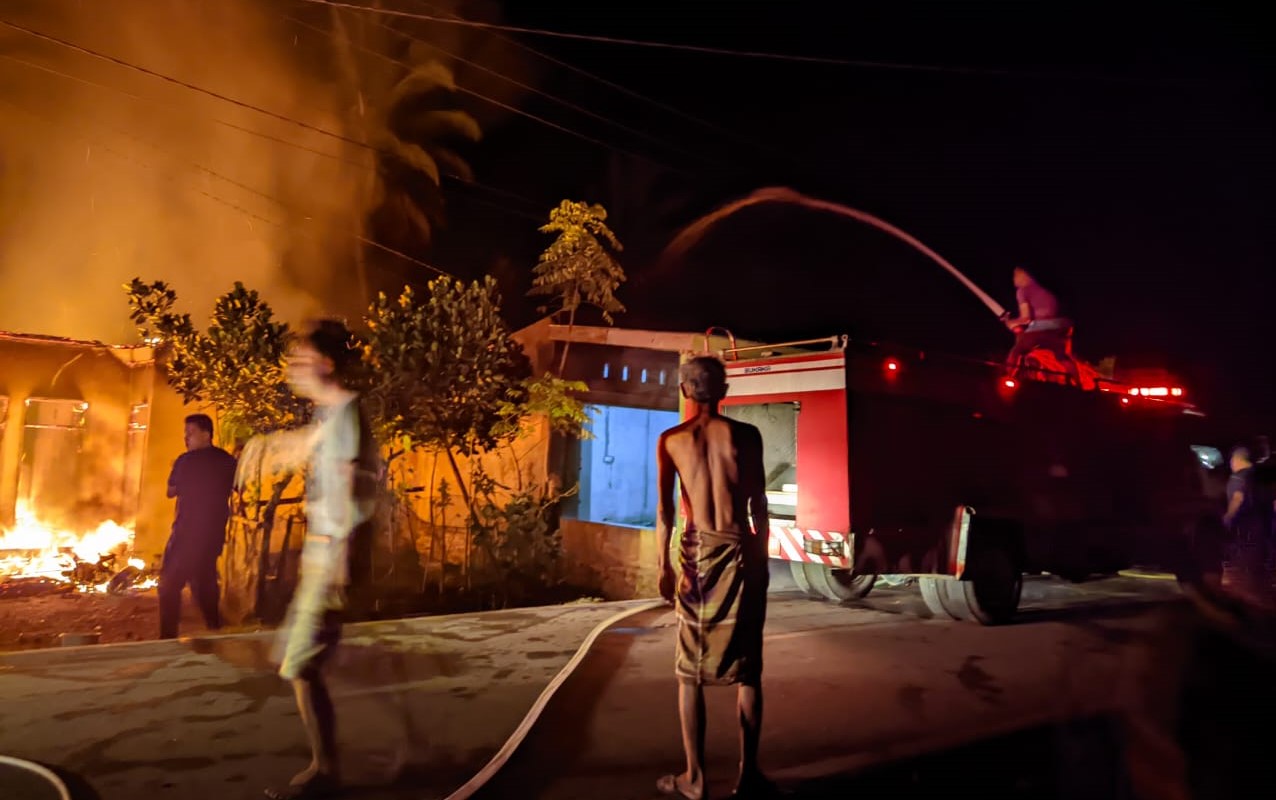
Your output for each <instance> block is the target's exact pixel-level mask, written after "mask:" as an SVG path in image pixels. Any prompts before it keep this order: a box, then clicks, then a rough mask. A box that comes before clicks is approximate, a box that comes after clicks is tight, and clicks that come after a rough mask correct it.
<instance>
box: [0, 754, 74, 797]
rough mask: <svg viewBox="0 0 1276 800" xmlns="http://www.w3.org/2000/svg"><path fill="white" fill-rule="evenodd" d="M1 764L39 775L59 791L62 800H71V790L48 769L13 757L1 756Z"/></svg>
mask: <svg viewBox="0 0 1276 800" xmlns="http://www.w3.org/2000/svg"><path fill="white" fill-rule="evenodd" d="M0 764H7V765H9V766H11V767H17V768H18V769H21V770H26V771H27V772H30V773H32V774H34V775H39V776H40V777H41V778H43V779H44V780H45V781H47V782H48V783H49V785H50V786H52V787H53V788H54V789H56V790H57V793H58V794H59V795H60V796H61V797H62V800H71V790H69V789H67V788H66V784H65V783H63V782H62V779H61V778H59V777H58V776H57V775H54V774H53V772H52V771H51V770H49V769H48V768H47V767H42V766H40V765H39V764H36V763H33V762H31V761H24V760H22V759H21V758H14V757H13V756H6V755H0Z"/></svg>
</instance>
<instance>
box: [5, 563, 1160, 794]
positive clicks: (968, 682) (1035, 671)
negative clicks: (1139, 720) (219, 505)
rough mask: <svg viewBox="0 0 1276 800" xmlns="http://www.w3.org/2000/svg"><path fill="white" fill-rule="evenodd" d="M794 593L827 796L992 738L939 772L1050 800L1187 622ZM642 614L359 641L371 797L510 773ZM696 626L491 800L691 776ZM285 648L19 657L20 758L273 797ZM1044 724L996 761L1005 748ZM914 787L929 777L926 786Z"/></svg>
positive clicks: (1117, 598) (10, 681)
mask: <svg viewBox="0 0 1276 800" xmlns="http://www.w3.org/2000/svg"><path fill="white" fill-rule="evenodd" d="M775 589H776V592H775V594H774V595H773V597H772V602H771V606H770V613H769V618H768V625H767V644H766V671H765V676H764V689H765V692H766V702H767V711H766V714H767V717H766V722H765V726H764V735H763V745H762V746H763V763H764V767H765V768H766V769H768V770H769V771H770V772H771V774H772V775H773V777H775V778H776V779H777V780H778V781H780V783H781V784H782V785H784V786H786V787H788V788H789V789H790V790H791V791H794V792H797V793H798V794H803V793H804V796H811V797H815V796H826V795H827V794H828V793H830V792H832V793H835V794H838V795H841V794H843V791H844V790H845V789H846V788H847V787H850V788H855V787H859V786H867V785H869V784H865V783H864V781H870V782H871V781H878V784H872V785H875V786H876V785H879V784H880V785H889V786H896V788H898V786H897V784H898V783H899V781H900V780H905V778H899V777H892V775H894V773H891V772H890V770H892V769H898V768H899V767H897V766H890V765H892V764H898V763H900V759H907V758H909V757H911V756H915V755H917V754H920V753H931V752H939V751H951V749H952V748H954V747H961V746H964V745H966V744H968V743H971V742H976V741H981V740H982V741H984V742H985V744H983V745H977V747H976V750H975V751H971V752H975V753H976V755H975V756H970V755H964V756H963V755H952V754H951V752H950V753H949V754H948V755H944V756H940V757H939V758H940V760H939V761H938V762H934V763H936V764H939V765H940V766H932V767H927V768H926V769H925V770H922V772H926V773H927V774H932V778H929V779H928V780H935V779H936V778H935V777H934V776H939V777H941V778H942V777H946V778H947V779H952V778H951V776H952V775H954V774H957V773H954V772H953V770H954V769H956V770H957V771H958V773H960V771H961V770H963V769H964V770H970V769H971V765H972V764H977V763H981V762H980V759H984V761H986V760H987V759H989V758H991V759H993V760H1003V761H1004V760H1005V759H1006V758H1008V756H1007V753H1011V754H1018V755H1012V756H1009V757H1010V758H1012V759H1013V760H1014V761H1016V762H1017V764H1018V765H1019V766H1022V767H1023V768H1024V769H1023V772H1024V775H1023V776H1020V777H1017V778H1013V782H1014V785H1015V786H1026V787H1028V788H1031V787H1032V786H1033V785H1034V784H1033V783H1032V781H1033V780H1037V779H1038V778H1039V776H1038V777H1032V776H1033V775H1036V774H1037V773H1038V772H1039V771H1040V770H1036V771H1034V770H1033V769H1029V767H1030V766H1031V765H1032V764H1033V763H1035V762H1034V761H1033V759H1034V758H1036V759H1038V760H1040V758H1046V757H1047V756H1049V757H1051V758H1053V755H1051V754H1056V755H1057V753H1056V752H1055V751H1057V749H1058V748H1057V747H1056V746H1055V744H1057V741H1056V740H1057V736H1056V735H1055V733H1052V731H1053V730H1054V729H1053V728H1050V727H1045V728H1043V727H1042V726H1049V725H1051V724H1052V723H1054V722H1056V721H1058V720H1073V721H1076V720H1080V721H1081V722H1073V723H1070V724H1074V725H1076V724H1093V725H1097V726H1098V727H1097V728H1096V734H1095V735H1096V736H1098V738H1097V739H1095V738H1094V737H1091V739H1093V740H1094V741H1098V742H1101V741H1103V737H1104V736H1107V735H1108V733H1107V732H1106V730H1107V729H1106V728H1104V727H1103V725H1104V723H1102V722H1096V723H1090V722H1086V720H1095V719H1100V718H1102V717H1103V715H1105V714H1109V713H1110V712H1113V711H1114V710H1119V709H1122V708H1125V707H1127V706H1129V705H1130V704H1131V703H1132V702H1137V700H1138V698H1143V697H1145V696H1146V695H1147V692H1148V691H1149V687H1154V686H1155V685H1156V684H1157V681H1156V672H1157V666H1156V659H1157V657H1158V656H1157V654H1158V652H1159V650H1158V648H1160V647H1161V646H1162V645H1163V644H1164V641H1165V640H1166V639H1167V637H1168V638H1171V639H1172V638H1173V636H1174V632H1175V630H1176V625H1177V624H1178V623H1177V620H1178V619H1179V617H1180V616H1181V615H1182V614H1184V613H1185V610H1184V606H1185V604H1184V603H1183V602H1182V600H1181V599H1180V598H1179V596H1178V592H1177V588H1176V586H1175V584H1174V583H1173V582H1168V581H1156V580H1140V579H1125V578H1118V579H1111V580H1106V581H1101V582H1096V583H1093V584H1086V585H1083V586H1071V585H1067V584H1063V583H1061V582H1057V581H1054V580H1049V579H1047V580H1033V581H1029V582H1028V584H1027V586H1026V588H1025V592H1024V613H1023V614H1022V617H1021V620H1020V621H1019V622H1018V623H1017V624H1014V625H1009V626H1005V627H1000V628H983V627H980V626H977V625H973V624H970V623H959V622H953V621H951V620H943V621H940V620H934V619H928V618H927V613H926V611H925V607H924V605H923V604H922V602H921V599H920V597H919V596H918V594H917V591H916V589H915V588H903V589H879V590H875V592H874V595H872V596H871V598H870V599H869V600H867V601H864V602H861V603H859V604H856V605H853V606H837V605H834V604H830V603H824V602H818V601H813V600H808V599H805V598H803V597H799V596H797V595H796V593H794V592H792V591H786V588H785V586H784V583H783V581H782V580H777V581H776V584H775ZM624 607H625V606H624V605H623V604H601V605H598V604H595V605H580V606H565V607H553V608H547V609H523V610H518V611H511V612H495V613H490V614H474V615H459V616H454V617H443V618H423V619H418V620H406V621H401V622H393V623H371V624H368V625H363V626H352V627H351V629H350V632H349V636H348V638H347V644H346V648H345V653H344V654H343V656H342V657H340V658H338V659H336V661H335V664H334V666H335V669H336V674H335V676H334V685H335V692H334V693H335V695H336V703H337V709H338V714H339V717H340V720H341V739H342V741H343V743H344V744H345V748H346V749H345V754H344V761H345V762H346V765H347V766H346V771H347V774H348V775H350V776H352V777H353V778H354V779H355V780H356V781H357V782H358V783H359V784H360V786H359V788H358V789H357V790H356V791H355V792H353V793H352V796H355V797H365V798H386V799H387V800H389V799H390V798H393V799H394V800H397V799H398V798H419V799H420V800H427V799H428V798H439V797H445V796H446V795H447V794H448V793H449V792H451V791H452V790H453V789H455V788H456V787H457V786H459V785H460V784H461V783H463V782H464V781H465V780H466V779H467V778H468V777H469V776H470V775H471V774H473V773H474V771H476V770H477V769H478V768H479V767H481V766H482V765H483V764H484V763H485V762H486V761H487V759H488V758H490V756H491V755H492V754H493V753H494V752H495V751H496V749H497V748H498V747H499V746H500V744H501V743H502V742H503V741H504V739H505V737H506V736H508V735H509V733H510V732H512V731H513V729H514V727H515V726H516V725H517V723H518V721H519V720H520V719H521V718H522V716H523V714H524V713H525V712H526V710H527V708H528V707H529V706H530V705H531V703H532V701H533V700H534V698H535V697H536V695H537V694H538V693H539V692H540V690H541V688H542V687H543V686H544V685H545V684H546V683H547V682H548V681H549V679H550V678H551V677H552V676H553V674H555V672H557V670H558V669H559V667H561V666H562V665H563V664H564V663H566V661H567V660H568V658H570V656H571V654H572V653H573V652H574V649H575V647H576V645H577V644H578V643H579V642H580V641H581V640H582V639H583V638H584V636H585V634H586V633H587V632H588V631H589V630H590V629H591V628H593V627H594V626H595V625H596V624H598V622H599V621H600V620H602V619H604V618H606V617H608V616H610V615H611V614H614V613H616V611H618V610H621V609H623V608H624ZM673 635H674V629H673V616H672V613H671V612H668V611H655V612H647V613H644V614H642V615H640V616H638V617H635V618H633V619H632V620H631V621H628V622H626V623H623V624H622V626H620V627H616V628H613V629H612V630H610V631H608V632H607V633H606V634H604V635H603V636H602V637H601V638H600V639H599V640H598V644H597V647H596V648H595V650H594V651H593V652H592V653H591V654H590V656H589V657H588V658H586V660H585V661H584V662H583V665H582V667H581V668H580V670H579V671H578V672H577V673H576V674H574V675H573V677H572V678H571V679H570V680H568V681H567V683H566V684H564V686H563V688H562V690H561V691H560V693H559V694H558V695H557V696H556V697H555V699H554V700H553V701H552V702H551V703H550V705H549V707H548V708H547V709H546V713H545V715H544V716H543V717H542V720H541V723H540V724H539V725H538V726H537V727H536V728H535V729H534V730H533V732H532V734H531V736H530V737H529V739H528V740H527V741H526V742H525V743H524V746H523V747H521V748H520V749H519V750H518V751H517V752H516V754H515V756H514V758H513V759H512V760H511V762H510V763H509V764H508V765H507V767H506V769H504V770H503V771H502V772H501V773H499V774H498V775H497V777H496V779H495V780H494V781H493V782H492V783H491V784H489V785H488V786H487V787H486V788H485V789H484V790H483V791H482V793H481V796H482V797H484V798H492V797H517V798H532V797H545V798H568V797H579V798H617V799H618V800H619V799H621V798H645V797H651V796H653V795H654V792H653V791H652V790H651V787H652V785H653V781H654V780H655V778H656V777H658V776H659V775H660V774H662V773H664V772H669V771H674V770H676V769H677V768H678V767H679V766H680V763H681V753H680V746H679V742H678V726H677V718H676V709H675V705H674V698H675V692H676V686H675V683H674V680H673V669H672V660H673ZM266 645H267V641H266V638H265V637H263V636H260V635H257V636H254V635H243V636H229V637H221V638H215V639H205V640H194V641H187V642H160V643H148V644H136V645H108V646H102V647H97V648H77V649H74V650H69V651H58V650H47V651H39V652H28V653H13V654H7V655H0V753H5V754H8V755H13V756H17V757H21V758H27V759H31V760H35V761H39V762H42V763H45V764H49V765H51V766H54V767H57V768H58V769H60V770H62V771H63V772H64V773H65V774H67V775H69V776H71V777H72V778H73V779H74V780H75V781H77V782H78V783H79V785H80V788H81V793H80V796H81V797H84V798H94V797H98V798H102V799H103V800H116V799H117V798H118V799H119V800H123V799H124V798H129V799H130V800H135V798H138V797H148V798H159V797H180V798H181V799H182V800H198V799H199V798H229V799H231V800H233V799H234V798H240V797H243V798H257V797H260V796H261V794H260V792H261V788H262V787H264V786H265V785H269V784H271V783H277V782H278V781H280V780H286V779H287V777H288V776H289V775H291V774H292V773H293V772H294V771H296V770H297V769H299V768H300V767H301V766H303V765H304V759H305V749H304V739H303V737H302V733H301V729H300V726H299V724H298V722H297V719H296V717H295V711H294V710H293V709H292V706H291V702H290V698H289V696H288V692H287V689H286V687H285V686H283V685H282V683H281V682H280V681H279V680H278V679H277V678H276V677H275V676H274V675H273V674H272V673H271V672H270V668H269V665H268V664H267V662H266V661H265V659H264V653H265V649H266ZM733 699H734V693H733V692H732V691H730V690H716V691H713V692H712V693H711V694H710V698H709V700H710V702H709V707H710V714H711V722H710V732H709V758H710V763H711V768H710V778H711V788H712V789H714V790H715V792H717V794H718V795H719V796H725V794H726V792H727V790H729V789H730V787H731V783H732V781H731V778H732V771H733V769H734V763H735V759H736V757H737V756H736V752H737V750H736V740H735V730H734V717H733V708H732V706H733ZM1025 730H1028V731H1029V733H1028V734H1017V735H1016V736H1014V737H1012V740H1011V742H1010V743H1009V744H1006V745H999V746H998V747H997V748H996V749H995V752H993V753H992V754H991V755H989V754H984V755H982V756H980V755H978V753H979V752H980V751H979V750H978V747H984V748H987V747H988V745H987V744H986V742H987V741H988V740H989V739H990V738H995V737H997V736H999V735H1001V734H1005V733H1013V732H1018V731H1025ZM1033 731H1035V732H1033ZM1052 743H1055V744H1052ZM959 752H966V751H959ZM1043 754H1044V755H1043ZM944 759H947V761H945V760H944ZM1056 761H1057V759H1056ZM913 763H916V762H913ZM1051 763H1055V762H1054V761H1052V762H1051ZM944 764H948V766H943V765H944ZM884 765H885V766H884ZM883 769H885V770H887V771H886V772H882V770H883ZM977 772H978V771H977ZM1002 772H1005V770H1002ZM1011 772H1014V770H1011ZM906 773H907V775H911V776H912V777H911V778H907V780H909V781H913V782H914V783H916V782H917V780H919V778H918V777H917V776H918V775H920V774H921V773H919V772H918V768H917V767H915V766H911V767H907V769H906ZM1073 777H1074V778H1078V779H1079V778H1080V777H1082V776H1073ZM847 780H850V781H852V783H851V784H846V785H845V786H844V785H843V783H838V782H845V781H847ZM999 780H1000V778H999ZM1006 780H1012V778H1006ZM856 781H858V782H859V783H854V782H856ZM830 782H832V783H830ZM919 785H920V784H919ZM895 794H898V792H895ZM1025 796H1028V795H1025ZM1076 796H1093V797H1100V796H1102V795H1101V794H1093V793H1092V794H1090V795H1086V794H1080V795H1076Z"/></svg>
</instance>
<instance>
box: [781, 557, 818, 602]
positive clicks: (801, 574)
mask: <svg viewBox="0 0 1276 800" xmlns="http://www.w3.org/2000/svg"><path fill="white" fill-rule="evenodd" d="M788 564H789V572H791V573H792V574H793V582H794V583H796V584H797V587H798V589H800V590H802V593H803V594H805V595H806V596H807V597H812V598H822V597H823V595H822V594H820V593H819V592H817V591H816V590H815V587H814V586H812V585H811V582H810V581H809V580H807V577H806V565H805V564H803V563H802V562H801V561H790V562H788Z"/></svg>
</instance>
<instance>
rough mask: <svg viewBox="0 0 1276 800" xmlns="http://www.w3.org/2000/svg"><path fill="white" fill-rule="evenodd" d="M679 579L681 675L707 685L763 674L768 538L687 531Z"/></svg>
mask: <svg viewBox="0 0 1276 800" xmlns="http://www.w3.org/2000/svg"><path fill="white" fill-rule="evenodd" d="M681 557H682V577H681V579H680V581H679V583H678V597H677V608H678V650H677V657H676V659H675V671H676V672H677V675H678V679H679V680H681V681H686V682H689V683H698V684H705V685H729V684H734V683H743V684H746V685H752V686H756V685H758V683H759V682H760V681H761V679H762V627H763V625H764V624H765V622H766V592H767V583H768V576H767V564H766V542H765V539H762V538H760V537H756V536H753V535H751V534H746V535H744V536H741V535H740V534H737V533H716V532H713V531H687V532H686V533H684V534H683V536H682V544H681Z"/></svg>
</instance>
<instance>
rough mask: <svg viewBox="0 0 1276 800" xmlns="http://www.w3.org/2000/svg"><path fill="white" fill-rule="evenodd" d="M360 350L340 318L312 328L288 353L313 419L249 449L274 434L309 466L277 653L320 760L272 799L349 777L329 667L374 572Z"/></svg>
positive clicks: (279, 446) (292, 462) (320, 789)
mask: <svg viewBox="0 0 1276 800" xmlns="http://www.w3.org/2000/svg"><path fill="white" fill-rule="evenodd" d="M358 358H359V356H358V351H357V349H355V347H354V346H353V339H352V336H351V334H350V331H348V330H347V329H346V327H345V326H344V325H342V324H341V323H340V322H336V321H332V320H324V321H321V322H319V323H317V324H315V325H314V326H312V327H311V329H310V330H309V331H308V332H307V333H306V334H305V335H304V336H303V337H302V338H301V339H300V340H299V341H298V342H297V344H296V345H295V346H294V347H293V349H292V352H291V353H290V354H289V357H288V382H289V384H290V385H291V386H292V389H293V391H294V392H296V393H297V394H298V395H300V396H302V397H305V398H308V399H310V400H312V401H314V403H315V406H316V411H315V420H314V422H313V423H312V424H311V425H309V426H308V427H306V428H303V429H301V430H298V431H289V432H286V433H283V434H274V435H271V436H269V437H257V438H255V439H253V440H252V441H250V442H249V443H248V445H247V446H246V447H245V448H244V453H243V455H242V461H243V463H245V464H250V463H255V462H256V460H257V455H258V453H259V451H260V448H263V447H265V446H266V443H267V442H270V444H271V445H274V446H275V447H274V448H273V449H274V451H275V452H274V453H273V455H275V456H280V455H281V454H282V460H283V461H284V462H286V463H287V464H288V465H289V466H294V467H295V466H299V465H300V464H302V463H305V462H307V461H308V462H309V465H310V469H309V472H308V477H307V481H306V538H305V541H304V543H303V544H302V549H301V573H300V578H299V580H298V584H297V590H296V592H295V593H294V594H293V598H292V603H291V604H290V605H289V607H288V615H287V618H286V620H285V622H284V625H283V627H282V628H280V630H279V633H278V638H277V640H276V645H275V652H274V655H275V658H276V661H277V662H278V663H279V674H280V675H281V676H282V677H284V678H285V679H287V680H289V681H291V682H292V687H293V693H294V694H295V695H296V699H297V708H298V710H299V711H300V712H301V722H302V724H303V725H304V726H305V729H306V736H307V738H308V740H309V743H310V752H311V761H310V765H309V766H308V767H307V768H306V769H304V770H302V771H301V772H300V773H298V774H297V775H296V776H294V777H293V779H292V780H291V781H290V783H289V785H288V787H287V788H286V789H283V790H275V789H268V790H266V796H267V797H271V798H310V797H319V796H323V795H327V794H330V793H332V792H333V791H335V790H337V789H338V788H339V787H340V784H341V781H340V770H339V764H338V759H337V738H336V714H335V710H334V708H333V704H332V697H331V695H330V694H329V693H328V688H327V685H326V683H325V682H324V679H323V675H322V671H321V668H322V667H323V665H324V663H325V662H326V661H327V660H328V658H329V657H330V656H331V655H332V651H333V648H334V647H335V646H336V644H337V642H338V641H339V640H340V638H341V617H342V612H343V611H344V610H345V609H346V607H347V589H348V588H349V587H350V584H351V578H352V573H356V572H363V571H365V570H366V561H365V560H364V558H363V557H364V556H366V553H365V552H364V548H365V546H366V543H367V537H366V536H363V535H361V534H364V533H366V532H367V526H366V525H365V523H366V522H367V521H368V520H369V519H370V518H371V516H372V505H373V502H374V500H375V491H376V480H377V475H376V460H377V456H378V452H377V446H376V442H375V440H374V439H373V437H372V433H371V429H370V427H369V426H368V423H367V419H366V418H365V417H364V415H363V414H362V412H361V410H360V408H359V397H358V394H357V393H356V392H355V391H354V390H353V389H352V388H351V381H352V376H353V372H354V368H355V366H356V365H357V363H358ZM242 478H243V476H242V475H241V480H242ZM355 577H356V578H361V577H362V576H355Z"/></svg>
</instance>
